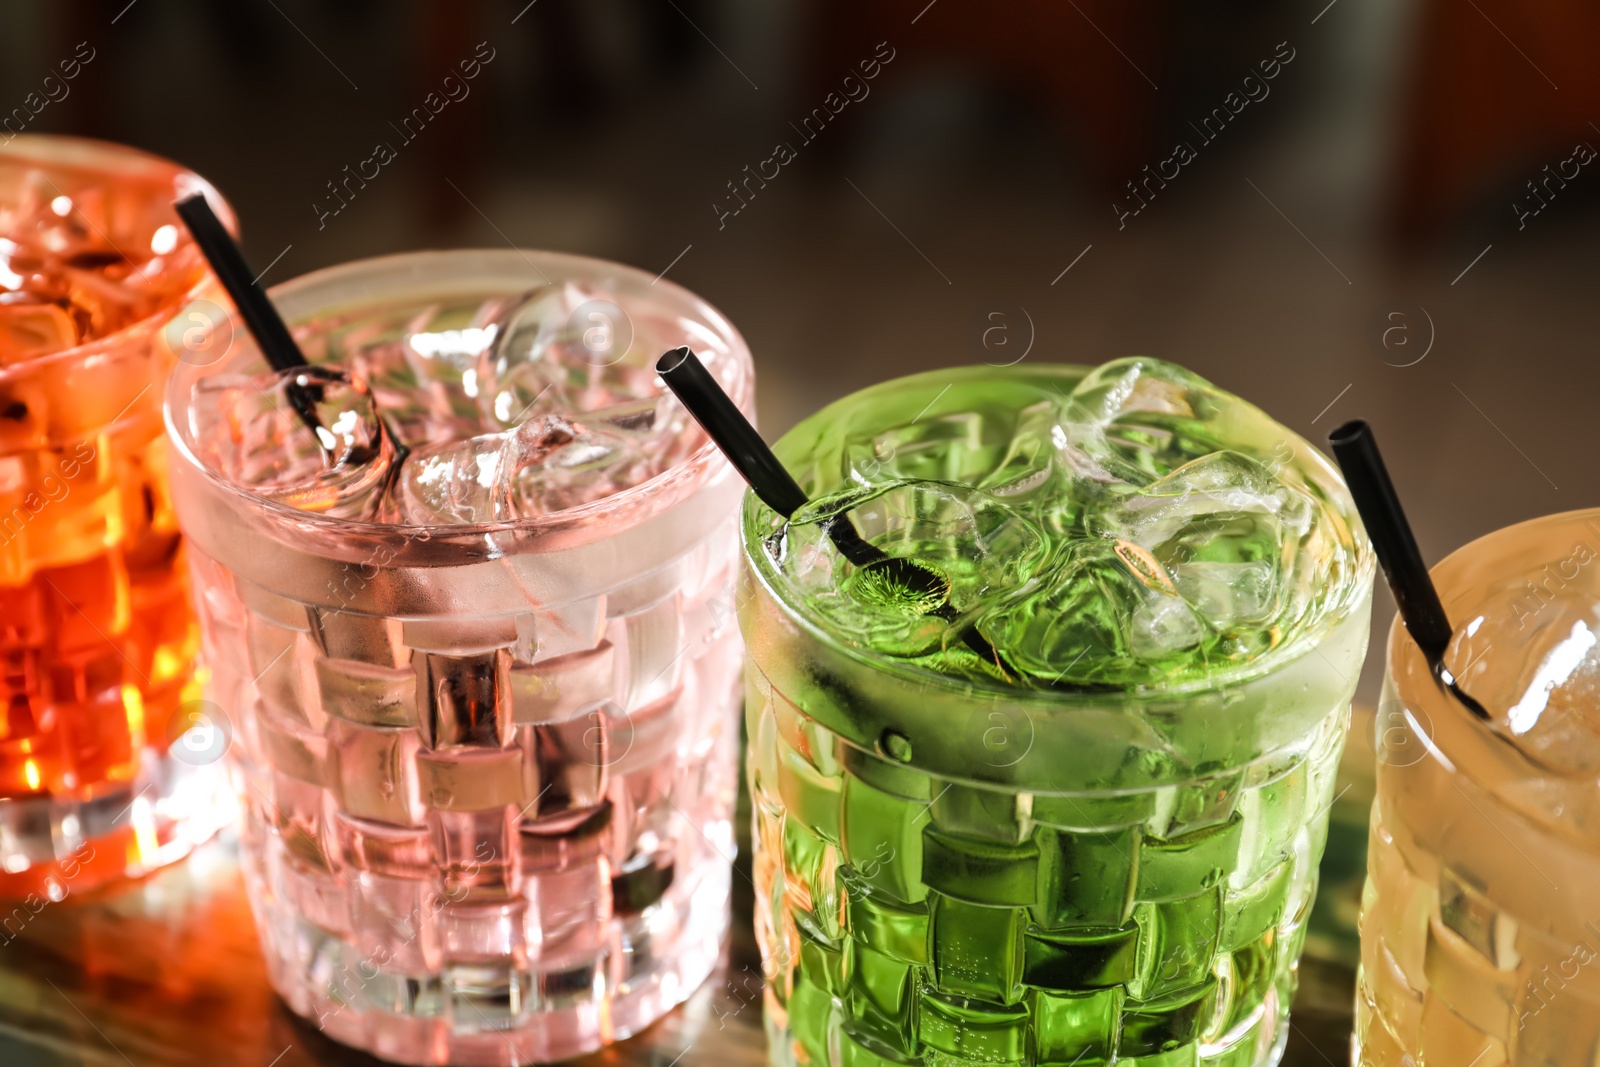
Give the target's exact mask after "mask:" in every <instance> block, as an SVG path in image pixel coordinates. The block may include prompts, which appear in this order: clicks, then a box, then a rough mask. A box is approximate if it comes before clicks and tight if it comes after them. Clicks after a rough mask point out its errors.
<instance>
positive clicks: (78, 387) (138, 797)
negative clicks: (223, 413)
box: [0, 134, 232, 937]
mask: <svg viewBox="0 0 1600 1067" xmlns="http://www.w3.org/2000/svg"><path fill="white" fill-rule="evenodd" d="M197 191H204V192H205V193H206V195H207V196H208V197H210V198H211V199H212V201H213V203H214V204H215V205H216V208H217V210H219V211H220V212H222V213H223V216H224V218H226V219H227V220H229V223H230V225H231V220H232V215H231V213H229V212H228V210H227V207H226V205H225V204H223V203H222V200H221V198H220V197H218V196H217V195H216V193H215V191H214V190H212V189H211V188H210V187H209V186H208V185H206V184H205V182H203V181H202V180H201V179H200V178H198V177H196V176H195V175H193V174H191V173H189V172H188V171H185V170H184V169H183V168H181V167H179V166H177V165H176V164H173V163H169V162H167V161H166V160H162V159H158V158H156V157H155V156H150V155H146V154H145V153H143V152H138V151H135V150H134V149H131V148H124V147H122V146H119V145H112V144H105V143H102V142H98V141H88V140H82V139H79V138H71V137H47V136H35V135H31V134H30V135H22V136H17V137H13V138H11V139H9V140H7V141H6V142H5V143H4V144H3V145H0V663H3V665H4V671H5V677H4V680H3V681H0V695H3V696H4V700H5V712H4V714H3V716H0V897H11V898H19V897H20V898H26V899H29V900H31V899H34V898H38V899H39V900H40V901H43V900H47V899H48V900H60V899H61V898H62V897H63V896H65V895H66V894H68V893H70V892H73V891H78V890H84V889H88V888H90V887H91V886H93V885H96V884H99V883H102V882H104V881H106V880H108V879H111V878H115V877H117V876H119V875H123V874H129V875H138V874H142V873H144V872H146V871H149V870H151V869H152V868H154V867H157V866H159V865H161V864H163V863H168V862H171V861H172V860H174V859H176V858H178V857H179V856H182V855H184V854H185V853H186V852H188V851H189V849H190V848H192V847H193V846H194V845H195V844H196V843H198V842H199V841H203V840H205V839H206V838H207V837H209V836H210V835H211V834H212V833H213V832H214V831H215V830H216V829H217V828H218V827H219V826H220V825H222V824H223V823H225V822H226V821H227V819H228V818H229V808H228V806H227V804H226V803H224V802H222V800H221V798H222V797H223V796H225V795H226V789H225V788H224V787H223V780H222V774H221V772H220V768H218V767H214V766H210V765H209V764H210V763H211V753H210V751H209V750H208V749H207V746H206V744H205V738H204V734H203V731H204V725H203V724H201V732H200V733H195V734H190V733H189V732H188V731H189V730H190V727H192V726H194V725H196V724H195V722H194V721H192V720H193V719H194V712H195V709H196V708H197V706H198V704H197V701H198V698H199V695H200V694H199V686H198V683H197V682H196V681H195V677H194V664H193V660H194V652H195V649H196V647H197V645H198V631H197V628H196V626H195V621H194V615H193V612H192V611H191V609H190V607H189V602H188V580H187V573H186V570H185V566H184V562H183V557H184V548H183V542H182V539H181V538H180V536H179V534H178V527H177V522H176V521H175V519H174V518H173V514H172V507H171V503H170V500H169V497H168V493H167V471H166V466H167V453H166V442H165V439H164V438H163V436H162V432H161V389H162V382H163V381H164V380H165V377H166V375H167V372H168V368H169V367H170V366H171V365H172V363H173V362H174V359H175V358H177V359H180V360H203V359H205V358H207V353H206V349H205V346H204V344H186V338H185V333H184V330H182V329H179V330H177V331H166V330H164V327H165V326H167V324H168V322H169V320H171V319H172V317H173V314H174V312H175V311H176V310H177V309H178V308H180V307H181V306H184V305H185V303H186V302H188V301H190V300H191V299H193V300H195V301H199V302H202V303H203V296H202V294H203V293H204V292H205V291H206V290H207V288H208V282H207V280H206V279H207V277H208V275H207V274H206V271H205V264H204V262H203V261H202V260H201V258H200V255H199V253H198V251H197V250H196V249H195V248H194V247H193V245H191V244H190V243H189V241H188V239H187V236H186V234H185V233H184V231H183V230H182V227H181V226H179V225H178V220H177V216H176V215H175V214H174V213H173V211H172V206H171V205H172V201H173V199H174V198H175V197H177V196H183V195H189V194H192V193H194V192H197ZM178 738H182V740H181V741H180V742H179V743H178V744H176V745H173V744H172V742H173V741H174V740H176V739H178ZM9 922H10V920H8V923H9ZM18 932H19V931H18V930H17V929H14V928H13V927H12V926H10V925H8V927H7V934H8V936H11V937H14V936H16V935H17V933H18Z"/></svg>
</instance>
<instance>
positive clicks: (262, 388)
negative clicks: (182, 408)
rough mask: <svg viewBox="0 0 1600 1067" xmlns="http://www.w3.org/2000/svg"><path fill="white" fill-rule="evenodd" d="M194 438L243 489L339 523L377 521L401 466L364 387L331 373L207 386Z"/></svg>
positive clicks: (318, 370)
mask: <svg viewBox="0 0 1600 1067" xmlns="http://www.w3.org/2000/svg"><path fill="white" fill-rule="evenodd" d="M190 429H191V431H192V433H193V435H194V439H195V440H196V441H197V442H199V447H200V451H201V454H202V458H203V459H204V461H205V462H206V464H207V466H209V467H210V468H211V469H213V470H215V471H217V472H218V473H219V474H221V475H222V476H223V477H225V478H227V479H229V480H230V481H232V482H234V483H235V484H236V485H240V486H243V487H245V488H247V489H249V490H251V491H252V492H254V493H256V494H257V495H260V496H263V497H266V498H267V499H269V500H276V501H278V502H280V503H284V504H288V505H290V506H291V507H296V508H300V509H302V510H305V511H317V512H323V513H325V514H329V515H333V516H336V517H339V518H362V517H368V516H370V514H371V512H372V511H373V509H374V508H375V507H376V506H377V504H378V498H379V496H380V495H381V490H382V488H383V486H384V483H385V481H386V479H387V477H388V474H389V469H390V466H391V464H392V463H393V460H394V447H393V444H392V443H391V442H390V441H389V439H388V437H387V436H386V435H385V433H384V432H383V429H382V427H381V426H380V424H379V422H378V417H377V412H376V410H375V409H374V407H373V403H372V395H371V393H370V392H368V390H367V388H366V386H365V385H363V384H362V383H361V382H359V381H356V380H353V379H352V378H351V377H350V376H349V374H347V373H346V372H344V371H339V370H333V369H329V368H326V367H316V366H311V367H302V368H297V369H294V370H289V371H274V372H271V373H268V374H260V375H241V374H225V375H223V374H219V375H214V376H211V377H207V378H204V379H202V380H201V382H200V384H199V385H198V386H196V388H195V397H194V404H193V407H192V410H191V414H190Z"/></svg>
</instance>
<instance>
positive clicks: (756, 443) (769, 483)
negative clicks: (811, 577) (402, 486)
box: [656, 347, 1009, 673]
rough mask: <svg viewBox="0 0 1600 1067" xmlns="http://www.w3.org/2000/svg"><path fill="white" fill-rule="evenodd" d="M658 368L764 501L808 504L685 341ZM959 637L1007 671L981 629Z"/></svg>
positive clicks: (914, 567) (838, 534) (893, 570)
mask: <svg viewBox="0 0 1600 1067" xmlns="http://www.w3.org/2000/svg"><path fill="white" fill-rule="evenodd" d="M656 373H657V374H659V375H661V380H662V381H664V382H666V383H667V388H669V389H671V390H672V392H673V394H674V395H675V396H677V398H678V400H679V401H680V402H682V404H683V406H684V407H685V408H687V409H688V410H689V414H690V415H693V416H694V419H695V421H696V422H698V423H699V424H700V427H701V429H703V430H705V432H706V436H707V437H710V438H711V440H712V442H713V443H714V444H716V446H717V447H718V448H719V449H721V450H722V453H723V454H724V455H725V456H727V457H728V462H729V463H731V464H733V469H734V470H736V471H738V472H739V475H740V477H742V478H744V480H745V482H746V483H748V484H749V486H750V488H751V490H752V491H753V492H754V493H755V494H756V496H757V497H759V498H760V500H761V502H762V503H763V504H765V505H767V507H769V508H771V509H772V510H773V511H776V512H777V513H778V514H779V515H782V516H783V517H784V518H785V519H792V518H793V517H794V515H795V513H796V512H798V511H799V510H800V509H801V508H803V507H805V505H806V493H805V490H804V489H801V488H800V485H799V483H798V482H796V481H795V480H794V477H793V476H792V475H791V474H790V473H789V472H788V470H786V469H785V468H784V466H783V464H782V463H781V462H779V460H778V457H777V456H775V455H773V453H772V449H770V448H768V447H767V443H766V442H765V441H763V440H762V439H761V435H760V434H759V433H757V432H756V428H755V427H754V426H752V425H750V420H749V419H746V418H745V417H744V412H742V411H740V410H739V408H738V405H736V404H735V403H734V402H733V400H732V399H731V398H729V396H728V394H727V393H725V392H723V390H722V386H720V385H718V384H717V380H716V379H715V378H713V377H712V376H711V372H710V371H708V370H706V366H705V364H704V363H701V362H700V357H699V356H696V355H695V354H694V353H693V352H691V351H690V350H689V349H688V348H687V347H685V348H674V349H672V350H671V351H670V352H667V353H666V354H665V355H663V356H662V357H661V358H660V359H658V360H656ZM821 526H822V529H823V532H825V533H826V534H827V535H828V537H829V538H830V539H831V540H832V541H833V544H834V547H835V548H837V549H838V550H839V554H840V555H842V556H844V558H845V559H847V560H849V561H850V562H851V563H852V564H854V565H855V566H857V567H876V568H881V569H882V570H884V571H885V572H886V574H887V576H888V577H890V578H891V579H892V580H894V581H896V582H899V583H900V584H902V585H904V586H906V587H907V588H909V589H911V590H913V591H915V592H918V593H922V594H927V593H930V592H933V591H935V590H936V589H937V590H940V591H942V592H943V593H945V594H946V595H948V593H949V588H948V585H946V584H945V583H944V580H943V579H942V578H940V577H939V576H938V575H936V574H935V573H934V572H933V571H931V570H929V569H928V568H926V567H923V566H921V565H920V564H918V563H917V562H916V561H915V560H909V559H904V558H901V557H898V556H891V555H889V554H888V553H887V552H884V551H883V550H882V549H880V548H878V547H877V546H876V545H874V544H872V543H871V542H870V541H868V540H867V539H866V538H864V537H862V536H861V533H860V531H858V530H857V529H856V528H855V524H854V523H852V522H851V521H850V517H849V516H848V515H845V514H844V513H842V512H841V513H839V514H837V515H832V516H828V517H826V518H824V519H823V521H822V523H821ZM931 614H933V615H936V616H938V617H939V618H943V619H953V618H955V616H956V611H955V608H953V607H951V606H950V603H949V601H948V600H946V601H945V602H944V603H942V604H940V606H939V607H938V608H936V609H934V610H933V611H932V612H931ZM961 640H962V641H963V642H964V643H965V644H966V646H967V647H968V648H970V649H972V651H974V652H976V653H977V654H978V655H979V656H980V657H982V658H983V659H985V660H987V661H989V662H990V663H993V664H994V665H995V666H996V667H998V668H999V669H1000V670H1001V671H1006V667H1005V665H1004V664H1003V663H1002V662H1001V661H1000V655H999V653H997V652H996V651H995V649H994V646H993V645H991V644H989V642H988V641H986V640H985V639H984V637H983V635H982V634H980V633H978V631H977V630H975V629H973V628H972V627H970V626H969V627H967V628H965V629H964V630H962V632H961ZM1008 673H1009V672H1008Z"/></svg>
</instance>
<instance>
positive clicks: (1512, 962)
mask: <svg viewBox="0 0 1600 1067" xmlns="http://www.w3.org/2000/svg"><path fill="white" fill-rule="evenodd" d="M1597 559H1600V510H1594V509H1590V510H1585V511H1574V512H1567V513H1565V514H1560V515H1551V516H1547V517H1545V518H1541V519H1534V520H1531V521H1529V522H1524V523H1521V524H1519V525H1516V526H1510V527H1507V528H1505V529H1503V530H1497V531H1495V532H1494V533H1491V534H1489V535H1488V536H1486V537H1482V538H1480V539H1478V540H1477V541H1474V542H1472V543H1471V544H1469V545H1466V546H1465V547H1463V548H1461V549H1458V550H1457V551H1456V552H1454V553H1452V554H1451V555H1450V556H1448V557H1447V558H1446V559H1444V560H1443V561H1441V562H1440V563H1439V564H1438V565H1437V566H1436V567H1434V569H1433V578H1434V583H1435V584H1436V585H1437V586H1438V588H1439V595H1440V599H1441V600H1442V601H1443V603H1444V607H1445V611H1446V613H1447V614H1448V615H1449V617H1450V620H1451V622H1452V623H1454V624H1455V625H1456V626H1457V627H1458V628H1459V629H1458V631H1457V633H1456V636H1455V639H1454V640H1453V641H1452V643H1451V646H1450V649H1449V651H1448V652H1447V653H1446V655H1445V663H1446V665H1447V666H1448V667H1449V668H1450V670H1451V673H1452V674H1454V675H1455V677H1456V678H1457V680H1458V681H1459V683H1460V685H1461V688H1462V689H1464V690H1465V691H1466V692H1467V693H1469V694H1470V695H1471V696H1473V697H1474V698H1475V699H1477V700H1478V701H1479V702H1480V703H1481V704H1482V705H1483V706H1484V707H1485V708H1486V709H1488V710H1489V712H1490V714H1491V716H1493V719H1494V723H1493V725H1490V724H1487V723H1485V722H1483V721H1481V720H1479V719H1477V718H1475V717H1473V715H1472V714H1471V713H1470V712H1468V711H1467V710H1466V709H1465V708H1464V707H1462V706H1461V705H1460V704H1458V703H1457V702H1456V701H1455V700H1454V699H1453V698H1451V697H1450V696H1448V695H1447V694H1446V693H1445V692H1444V691H1442V690H1441V689H1440V687H1439V686H1438V684H1437V683H1436V682H1435V681H1434V677H1433V673H1432V671H1430V670H1429V668H1428V665H1427V664H1426V662H1425V661H1424V659H1423V656H1422V653H1421V652H1420V651H1419V650H1418V648H1417V646H1416V643H1415V642H1414V641H1412V640H1411V637H1410V635H1409V634H1408V633H1407V632H1406V630H1405V627H1404V626H1402V625H1400V624H1399V623H1398V621H1397V622H1396V624H1395V625H1394V627H1393V628H1391V630H1390V632H1389V645H1388V664H1387V666H1388V670H1387V672H1386V674H1385V679H1384V693H1383V699H1382V700H1381V702H1380V703H1379V705H1378V721H1377V733H1376V743H1377V749H1378V797H1377V803H1376V804H1375V805H1374V807H1373V817H1372V836H1371V843H1370V845H1369V848H1368V852H1367V855H1368V866H1367V885H1366V892H1365V895H1364V898H1363V902H1362V914H1361V972H1360V982H1359V986H1358V991H1357V995H1356V1056H1355V1062H1356V1063H1358V1064H1360V1065H1361V1067H1421V1065H1423V1064H1426V1065H1427V1067H1433V1065H1434V1064H1447V1065H1450V1067H1456V1065H1460V1067H1558V1065H1559V1067H1567V1065H1569V1064H1593V1063H1600V966H1596V963H1597V961H1600V908H1597V906H1596V904H1595V887H1596V886H1600V804H1597V802H1596V797H1595V774H1596V771H1597V769H1600V693H1597V690H1596V685H1597V682H1600V668H1597V665H1596V659H1595V656H1594V654H1593V649H1594V647H1595V643H1596V641H1595V634H1596V632H1600V567H1597V566H1596V560H1597ZM1524 683H1527V684H1526V688H1524V687H1523V685H1524Z"/></svg>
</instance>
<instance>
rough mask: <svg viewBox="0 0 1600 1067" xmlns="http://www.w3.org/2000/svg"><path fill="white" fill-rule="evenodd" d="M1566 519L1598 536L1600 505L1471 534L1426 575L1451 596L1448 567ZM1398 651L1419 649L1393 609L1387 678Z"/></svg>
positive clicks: (1492, 736)
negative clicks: (1500, 542) (1475, 535)
mask: <svg viewBox="0 0 1600 1067" xmlns="http://www.w3.org/2000/svg"><path fill="white" fill-rule="evenodd" d="M1567 522H1583V523H1584V524H1585V525H1588V526H1590V527H1591V528H1592V529H1595V533H1596V534H1597V537H1600V529H1597V528H1595V523H1596V522H1600V507H1591V508H1572V509H1570V510H1567V511H1553V512H1551V513H1550V514H1548V515H1535V516H1534V517H1533V518H1531V519H1522V520H1520V521H1518V522H1514V523H1511V524H1510V525H1509V526H1501V527H1497V528H1496V529H1493V530H1490V531H1489V532H1488V533H1485V534H1482V535H1480V536H1478V537H1474V538H1473V539H1472V540H1470V541H1468V542H1466V543H1465V544H1462V545H1458V546H1456V547H1455V548H1453V549H1451V550H1450V551H1449V552H1448V553H1446V554H1445V555H1444V557H1443V558H1441V559H1440V560H1439V561H1438V562H1436V563H1435V564H1434V565H1433V566H1431V567H1429V568H1428V573H1429V575H1430V576H1431V577H1432V578H1433V579H1434V584H1435V585H1436V586H1437V587H1438V589H1439V594H1440V599H1441V600H1444V601H1449V600H1450V599H1451V597H1452V593H1453V592H1455V591H1456V588H1457V587H1456V586H1455V585H1453V584H1452V583H1451V581H1450V579H1451V577H1452V575H1451V571H1452V570H1453V569H1454V568H1456V567H1464V566H1467V565H1468V564H1469V563H1470V562H1471V560H1472V557H1473V556H1474V555H1475V554H1476V553H1479V552H1486V551H1492V550H1493V549H1494V548H1495V547H1496V546H1497V543H1498V542H1499V541H1500V540H1502V539H1505V538H1514V537H1515V536H1516V535H1517V534H1519V533H1526V532H1527V531H1529V530H1532V529H1536V528H1538V527H1542V526H1558V525H1561V524H1563V523H1567ZM1528 573H1529V575H1532V574H1537V573H1538V572H1537V571H1530V572H1528ZM1448 606H1449V605H1448V604H1447V605H1446V608H1447V610H1448ZM1451 625H1452V627H1453V626H1454V625H1455V624H1454V623H1453V622H1452V623H1451ZM1402 652H1403V653H1404V654H1406V655H1408V656H1409V655H1412V654H1415V655H1416V656H1417V657H1418V658H1419V659H1420V658H1421V657H1422V650H1421V649H1419V648H1418V647H1417V643H1416V641H1414V640H1413V639H1412V637H1411V632H1410V631H1409V630H1407V629H1406V626H1405V619H1403V618H1402V617H1401V616H1400V613H1399V612H1398V611H1397V612H1395V615H1394V618H1392V619H1391V620H1389V632H1388V634H1387V635H1386V637H1385V640H1384V659H1383V667H1384V673H1385V674H1387V675H1388V676H1389V677H1390V679H1391V680H1397V672H1396V671H1395V661H1396V658H1397V656H1398V655H1399V654H1401V653H1402ZM1429 677H1430V678H1431V677H1432V675H1431V674H1430V675H1429ZM1397 688H1398V686H1397ZM1448 699H1449V702H1450V703H1451V704H1452V705H1455V704H1456V703H1457V702H1456V701H1455V699H1454V698H1453V697H1451V698H1448ZM1457 710H1459V711H1460V713H1461V718H1462V719H1464V720H1465V721H1467V722H1468V723H1470V724H1471V730H1472V732H1473V733H1474V734H1476V735H1478V736H1480V737H1482V738H1487V739H1489V740H1491V741H1494V742H1496V743H1497V744H1498V743H1499V742H1500V740H1501V739H1500V738H1499V736H1498V735H1497V734H1496V733H1495V731H1494V730H1493V729H1492V728H1491V727H1490V724H1489V723H1487V722H1485V721H1484V720H1483V719H1480V718H1478V717H1477V716H1476V715H1474V714H1472V713H1471V712H1470V711H1468V710H1467V709H1466V708H1465V707H1459V708H1458V709H1457ZM1493 713H1494V709H1492V708H1491V709H1490V714H1493ZM1434 743H1435V744H1438V743H1439V742H1438V740H1437V739H1436V738H1435V739H1434ZM1513 748H1514V751H1515V752H1516V754H1517V756H1518V757H1519V758H1521V759H1522V760H1523V761H1525V762H1526V763H1527V764H1528V766H1530V767H1532V768H1534V769H1535V770H1537V771H1538V772H1539V774H1540V776H1542V777H1551V776H1553V775H1554V772H1552V771H1547V770H1545V769H1544V768H1542V767H1541V766H1540V765H1539V763H1538V762H1537V761H1535V760H1534V759H1532V758H1531V757H1529V756H1528V755H1527V754H1526V753H1524V752H1523V751H1522V749H1520V748H1515V746H1513ZM1440 750H1441V751H1444V748H1443V746H1442V745H1441V746H1440Z"/></svg>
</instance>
